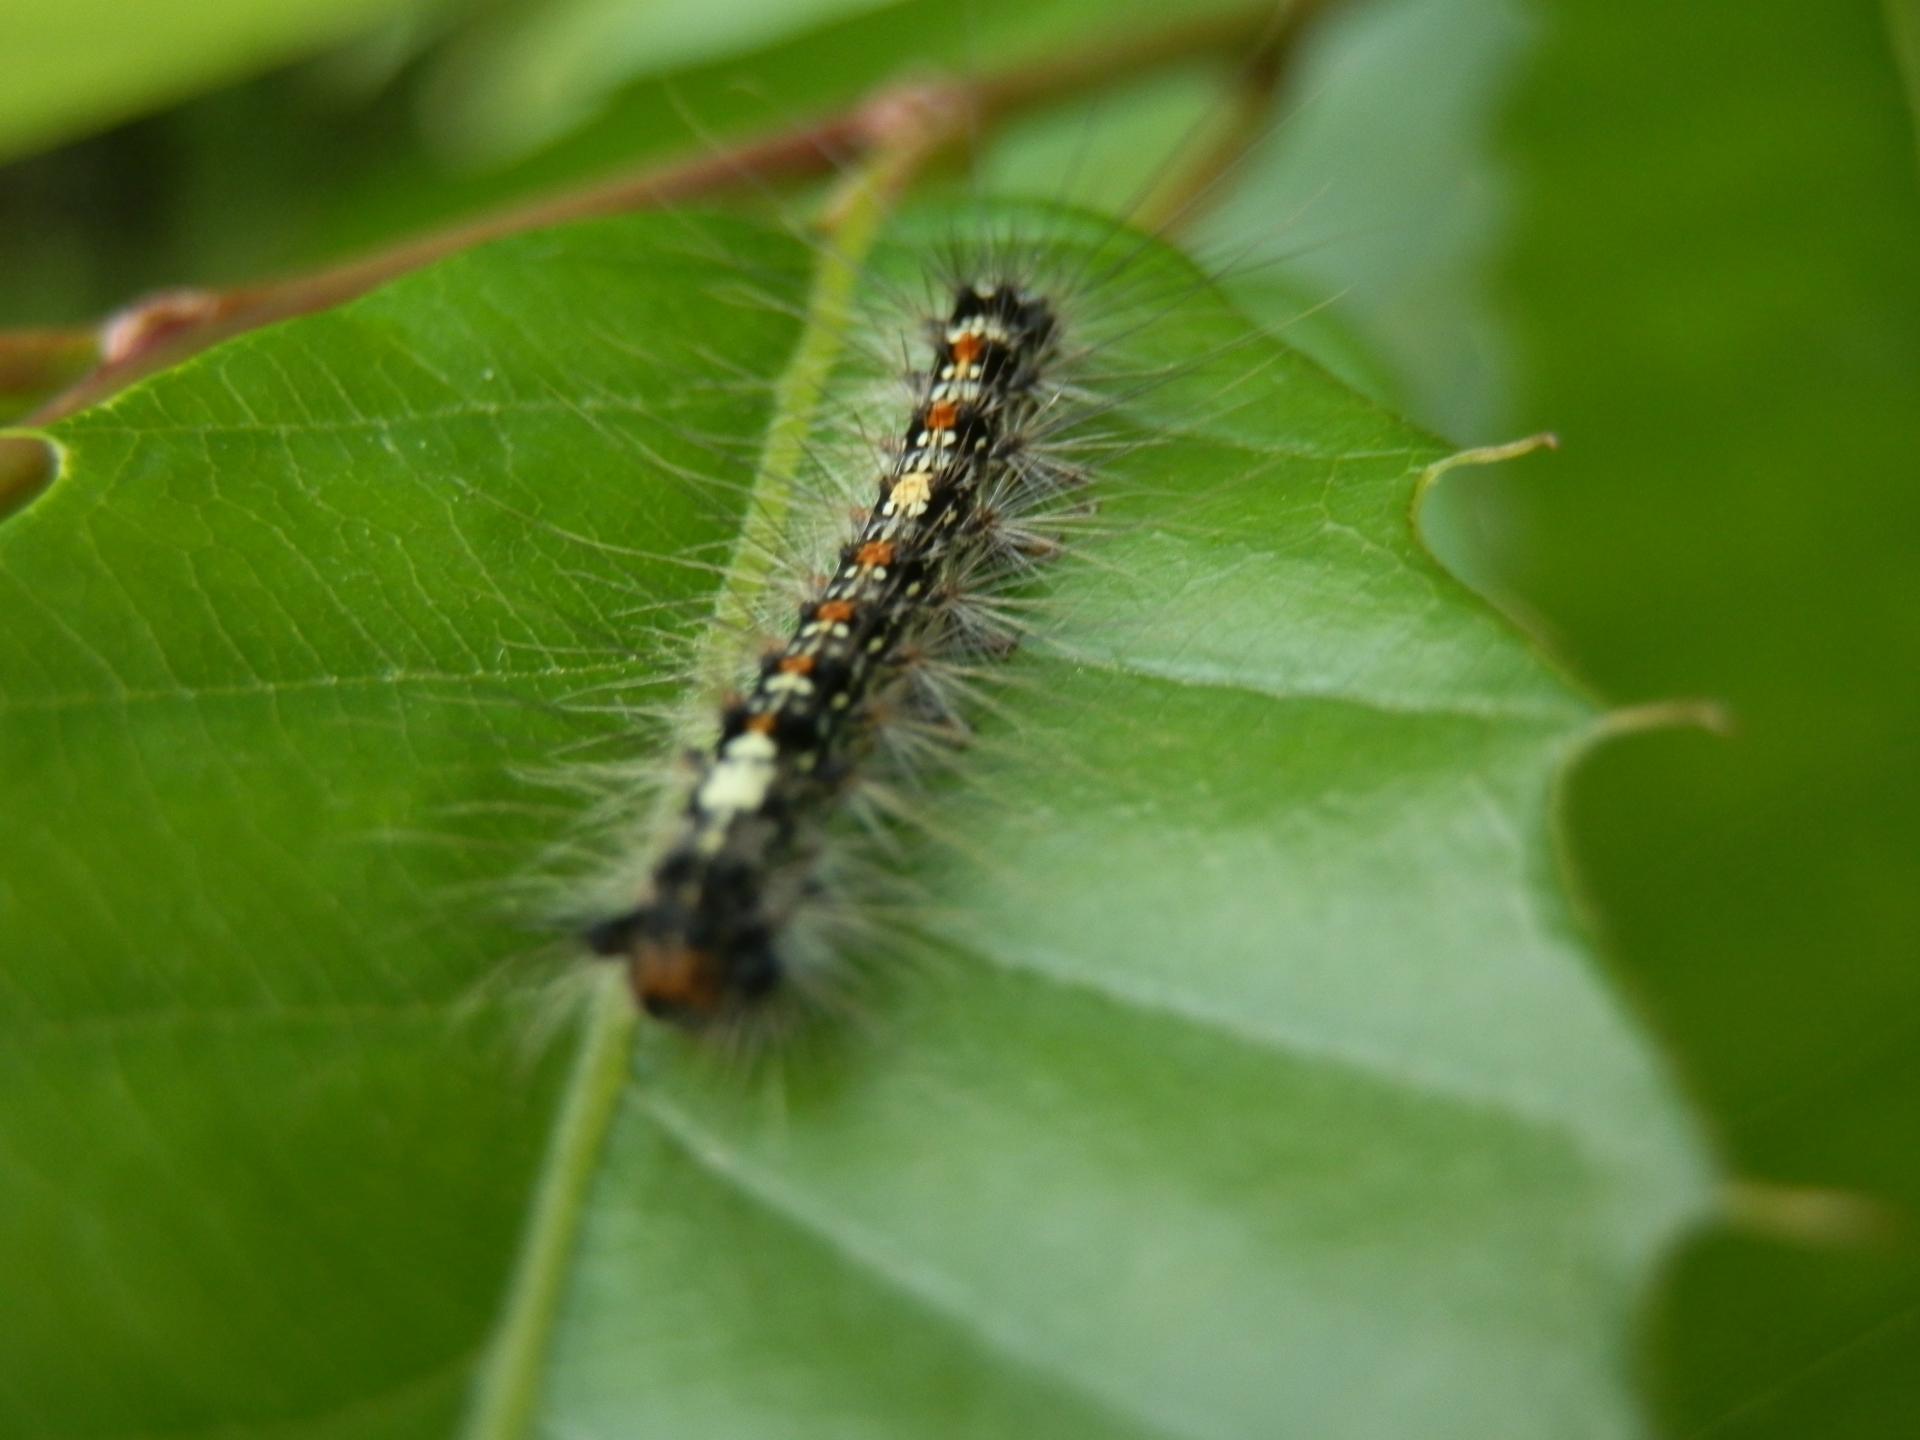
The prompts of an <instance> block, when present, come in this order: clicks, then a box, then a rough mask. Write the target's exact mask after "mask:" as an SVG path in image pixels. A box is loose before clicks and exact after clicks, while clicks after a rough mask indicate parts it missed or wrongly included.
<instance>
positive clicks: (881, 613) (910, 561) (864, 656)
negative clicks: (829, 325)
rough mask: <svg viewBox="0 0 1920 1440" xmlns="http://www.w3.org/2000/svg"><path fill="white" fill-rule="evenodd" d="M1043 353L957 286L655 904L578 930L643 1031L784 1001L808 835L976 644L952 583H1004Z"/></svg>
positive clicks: (1048, 342) (982, 288)
mask: <svg viewBox="0 0 1920 1440" xmlns="http://www.w3.org/2000/svg"><path fill="white" fill-rule="evenodd" d="M1055 339H1056V323H1055V319H1054V316H1053V313H1052V311H1051V309H1050V308H1049V306H1048V305H1047V303H1046V301H1045V300H1043V299H1041V298H1038V297H1035V296H1031V295H1026V294H1023V293H1022V292H1021V291H1019V290H1018V289H1016V288H1015V287H1014V286H1013V285H1012V284H1011V283H1009V282H1005V281H1000V282H994V283H974V284H966V285H963V286H962V287H961V288H960V290H959V293H958V295H957V296H956V298H955V300H954V303H953V307H952V310H951V312H950V314H949V316H948V317H947V323H946V325H945V326H943V327H942V329H941V332H940V334H939V336H938V342H937V345H936V350H935V356H934V360H933V363H932V364H931V365H930V366H929V368H928V370H927V371H926V374H925V377H924V380H923V382H922V384H921V387H920V389H921V395H920V398H919V402H918V403H917V404H916V406H915V407H914V411H913V414H912V418H911V419H910V420H909V422H908V425H907V431H906V438H905V440H904V442H903V443H902V444H901V445H900V447H899V448H898V452H897V454H896V456H895V459H894V461H893V464H892V465H891V467H890V468H889V470H888V472H887V474H886V475H885V476H884V477H883V478H882V480H881V482H880V490H879V495H878V497H877V499H876V502H875V504H874V506H873V508H872V510H871V511H870V512H869V513H868V515H867V516H866V518H865V520H864V523H862V524H861V525H860V527H859V529H858V531H857V532H856V534H855V535H854V536H853V538H852V539H850V540H849V541H848V542H847V543H846V544H845V545H844V546H843V547H842V549H841V551H840V555H839V561H838V566H837V568H836V570H835V572H834V574H833V576H832V578H831V579H830V580H829V581H828V583H827V584H826V586H825V587H824V588H823V589H822V590H821V591H820V592H819V593H818V594H817V595H816V596H813V597H810V598H809V599H808V600H807V601H806V602H805V603H803V605H802V606H801V611H800V616H799V620H798V622H797V624H796V627H795V629H794V631H793V634H792V636H791V638H790V639H789V640H788V641H787V643H786V644H785V645H784V646H782V647H781V648H779V649H778V650H776V651H774V652H773V653H772V654H770V655H768V657H767V658H766V660H765V661H764V662H763V664H762V666H761V670H760V674H759V676H758V678H757V679H756V681H755V683H754V685H753V688H752V689H751V691H749V692H748V694H747V695H746V696H745V697H744V698H742V699H739V700H736V701H735V702H733V703H732V704H730V705H729V706H728V707H727V710H726V713H725V714H724V715H723V717H722V720H721V728H720V738H719V740H718V742H717V743H716V744H715V746H714V749H713V752H712V754H711V756H709V757H705V758H704V759H703V760H702V761H701V762H700V766H699V778H698V782H697V784H696V785H695V786H694V788H693V789H692V792H691V794H690V795H689V797H688V799H687V803H686V809H685V814H684V818H683V821H682V824H681V827H680V832H679V834H678V836H677V837H676V838H675V839H674V841H673V842H672V844H671V845H670V847H669V848H668V849H667V851H666V853H665V854H664V855H663V856H662V858H661V859H660V860H659V862H658V863H657V864H656V865H655V866H654V869H653V874H652V891H651V894H650V896H649V897H648V899H647V900H646V901H645V902H644V903H642V904H641V905H639V906H637V907H636V908H635V909H633V910H631V911H629V912H628V913H626V914H624V915H620V916H618V917H615V918H614V919H611V920H608V921H605V922H602V923H601V924H599V925H596V926H594V927H593V928H592V929H591V930H590V932H589V935H588V939H589V943H590V944H591V945H592V946H593V948H594V949H595V950H596V951H597V952H598V953H600V954H602V955H617V956H622V957H624V958H626V959H627V961H628V962H629V965H630V967H631V973H632V979H633V988H634V993H635V995H636V997H637V998H638V1000H639V1002H640V1004H641V1005H642V1006H643V1007H644V1008H645V1009H646V1010H647V1011H648V1012H649V1013H650V1014H653V1015H655V1016H659V1017H662V1018H670V1019H677V1020H700V1019H709V1018H712V1017H714V1016H715V1015H718V1014H720V1013H723V1012H725V1011H728V1010H732V1009H736V1008H738V1007H741V1006H744V1005H748V1004H751V1003H752V1002H753V1001H755V1000H757V999H759V998H761V997H763V996H765V995H766V994H767V993H768V992H770V991H771V990H773V989H774V988H776V987H777V986H778V985H779V983H780V980H781V976H782V971H783V968H784V967H783V961H782V959H781V941H780V932H781V930H782V929H783V927H784V925H785V923H786V922H787V920H788V919H789V918H790V917H791V914H792V911H793V909H794V907H795V906H797V905H798V904H800V903H801V902H802V900H803V899H804V897H805V895H806V893H807V891H808V889H809V887H810V884H811V881H812V876H811V870H812V864H813V860H814V858H815V857H814V854H813V853H812V852H813V851H815V850H816V849H817V840H815V839H813V838H811V837H810V836H809V834H808V829H809V827H810V826H812V825H816V824H817V822H818V815H817V813H816V812H818V811H820V810H823V809H825V808H826V807H829V806H831V805H832V804H833V802H834V800H835V798H836V794H837V792H838V791H839V790H841V789H842V788H843V786H844V784H845V783H846V781H847V778H848V775H849V772H850V770H851V768H852V767H853V766H854V765H856V764H857V763H858V762H859V759H860V758H861V752H862V750H864V749H866V748H869V747H870V745H871V740H872V737H871V735H870V733H869V732H870V731H871V729H872V727H873V725H874V724H875V723H876V720H875V712H876V709H877V708H878V707H879V706H881V705H882V704H884V703H885V702H886V701H887V699H888V698H889V697H890V696H893V695H895V694H896V693H897V692H898V691H899V690H900V688H901V683H902V681H903V679H904V678H905V676H906V674H907V671H908V669H909V667H910V664H911V662H912V660H913V658H914V657H915V656H916V655H918V654H923V653H925V652H926V651H928V650H938V651H941V652H943V653H952V652H953V651H954V650H955V649H956V648H959V649H962V650H965V649H968V648H978V647H979V645H980V643H981V638H980V637H979V636H978V635H977V634H975V635H971V636H970V635H968V634H967V633H966V630H965V627H964V625H963V623H962V622H960V621H958V620H957V619H956V618H955V615H954V611H953V607H954V604H955V601H956V600H957V599H958V598H959V591H960V587H961V585H962V583H963V581H967V582H971V583H976V584H977V583H982V581H983V580H984V581H985V583H989V584H990V583H991V577H993V576H994V575H995V574H997V573H1001V572H1003V571H1005V570H1007V569H1010V568H1013V563H1012V562H1013V558H1014V557H1013V556H1011V555H1010V554H1009V553H1008V552H1009V547H1010V545H1013V546H1017V544H1018V542H1017V540H1016V541H1009V540H1008V539H1007V537H1006V533H1005V532H1002V531H1001V530H1000V529H999V527H998V521H999V517H1000V512H1001V510H1002V509H1003V508H1004V507H1005V506H1006V505H1008V504H1009V503H1018V499H1019V493H1018V492H1020V491H1021V490H1023V489H1030V488H1032V487H1034V486H1036V485H1039V484H1041V483H1042V480H1041V478H1040V476H1041V472H1039V471H1037V470H1036V469H1034V468H1033V467H1030V466H1023V465H1022V464H1021V463H1020V425H1021V423H1022V421H1024V420H1026V419H1028V418H1030V417H1031V415H1032V413H1033V411H1034V409H1035V407H1036V404H1037V399H1036V387H1037V386H1038V384H1039V381H1040V378H1041V374H1042V371H1043V369H1044V367H1045V364H1046V361H1047V359H1048V357H1049V355H1050V354H1051V352H1052V349H1053V347H1054V343H1055ZM909 703H911V702H910V701H909Z"/></svg>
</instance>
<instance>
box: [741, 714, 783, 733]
mask: <svg viewBox="0 0 1920 1440" xmlns="http://www.w3.org/2000/svg"><path fill="white" fill-rule="evenodd" d="M779 724H780V717H779V716H777V715H775V714H773V713H772V712H771V711H769V712H768V713H767V714H764V715H749V716H748V717H747V727H746V728H747V729H748V730H750V731H752V732H753V733H754V734H755V735H771V734H773V732H774V730H775V729H776V728H777V727H778V726H779Z"/></svg>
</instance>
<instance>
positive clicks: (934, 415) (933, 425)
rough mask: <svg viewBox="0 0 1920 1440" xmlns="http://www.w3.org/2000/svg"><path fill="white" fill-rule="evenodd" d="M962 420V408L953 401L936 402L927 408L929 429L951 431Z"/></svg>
mask: <svg viewBox="0 0 1920 1440" xmlns="http://www.w3.org/2000/svg"><path fill="white" fill-rule="evenodd" d="M959 418H960V407H959V406H958V405H957V404H955V403H954V402H953V401H951V400H936V401H934V402H933V404H931V405H929V406H928V407H927V429H929V430H951V429H952V428H953V426H954V422H955V421H956V420H958V419H959Z"/></svg>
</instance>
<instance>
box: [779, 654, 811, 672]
mask: <svg viewBox="0 0 1920 1440" xmlns="http://www.w3.org/2000/svg"><path fill="white" fill-rule="evenodd" d="M812 670H813V656H811V655H788V656H785V657H783V658H782V659H781V661H780V673H781V674H782V675H806V674H810V673H811V672H812Z"/></svg>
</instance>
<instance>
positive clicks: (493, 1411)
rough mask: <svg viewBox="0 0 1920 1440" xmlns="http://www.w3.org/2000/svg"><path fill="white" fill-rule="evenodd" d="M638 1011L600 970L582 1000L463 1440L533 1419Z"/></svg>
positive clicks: (510, 1432) (495, 1434) (615, 976)
mask: <svg viewBox="0 0 1920 1440" xmlns="http://www.w3.org/2000/svg"><path fill="white" fill-rule="evenodd" d="M638 1014H639V1011H638V1010H637V1009H636V1008H635V1006H634V1003H633V998H632V997H631V996H630V995H629V994H628V993H627V985H626V976H625V973H624V972H622V971H621V970H619V969H617V968H615V967H612V966H609V967H608V968H607V971H606V973H605V975H603V976H602V977H601V979H600V983H599V984H598V985H597V986H596V987H595V988H594V991H593V996H592V999H591V1000H590V1001H589V1002H588V1006H587V1015H586V1020H585V1023H584V1026H583V1030H584V1034H583V1036H582V1040H581V1045H580V1053H579V1055H578V1056H577V1057H576V1058H575V1060H574V1065H573V1073H572V1075H571V1076H570V1077H569V1078H568V1080H567V1088H566V1098H565V1101H564V1103H563V1106H562V1109H561V1112H560V1123H559V1125H558V1126H557V1127H556V1128H555V1130H554V1132H553V1140H552V1143H551V1145H550V1146H549V1147H548V1150H547V1156H546V1160H545V1163H544V1165H543V1166H542V1174H541V1177H540V1190H539V1193H538V1194H537V1195H536V1196H535V1197H534V1203H533V1217H532V1221H531V1223H530V1224H529V1225H528V1227H527V1233H526V1238H525V1240H524V1242H523V1243H522V1245H521V1248H520V1258H519V1262H518V1264H517V1265H516V1266H515V1268H514V1274H513V1282H512V1284H511V1286H510V1287H509V1289H508V1291H507V1301H506V1309H505V1311H504V1313H503V1314H502V1316H501V1318H500V1324H499V1328H498V1329H497V1330H496V1331H495V1332H494V1336H493V1343H492V1344H491V1346H490V1347H489V1349H488V1353H487V1358H486V1360H485V1362H484V1363H483V1365H482V1366H481V1370H480V1376H479V1384H478V1386H477V1387H476V1389H475V1392H474V1397H473V1407H472V1409H471V1410H470V1411H469V1412H468V1416H467V1425H466V1440H519V1437H521V1436H523V1435H525V1434H526V1433H527V1428H528V1425H529V1422H530V1421H531V1420H532V1419H533V1411H534V1406H535V1404H536V1403H537V1402H538V1400H539V1398H540V1386H541V1381H542V1379H543V1377H544V1375H545V1372H546V1362H547V1352H548V1347H549V1341H550V1339H551V1337H552V1334H553V1323H554V1318H555V1316H556V1315H557V1314H558V1312H559V1309H560V1295H561V1289H562V1286H563V1284H564V1282H565V1280H566V1277H567V1274H568V1270H569V1267H570V1263H571V1261H572V1258H573V1251H574V1245H575V1242H576V1240H577V1239H578V1237H579V1233H580V1221H581V1217H582V1215H583V1214H584V1213H585V1210H586V1203H587V1196H588V1193H589V1191H590V1187H591V1184H592V1181H593V1177H594V1175H595V1173H596V1172H597V1171H598V1169H599V1166H600V1152H601V1150H602V1149H603V1148H604V1146H605V1143H606V1138H607V1132H608V1131H609V1130H610V1129H611V1128H612V1125H613V1117H614V1115H615V1113H616V1112H617V1111H618V1110H619V1108H620V1096H621V1094H622V1093H623V1092H624V1091H625V1089H626V1083H627V1075H628V1073H629V1071H630V1070H631V1068H632V1053H633V1032H634V1024H635V1019H636V1017H637V1016H638Z"/></svg>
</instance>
